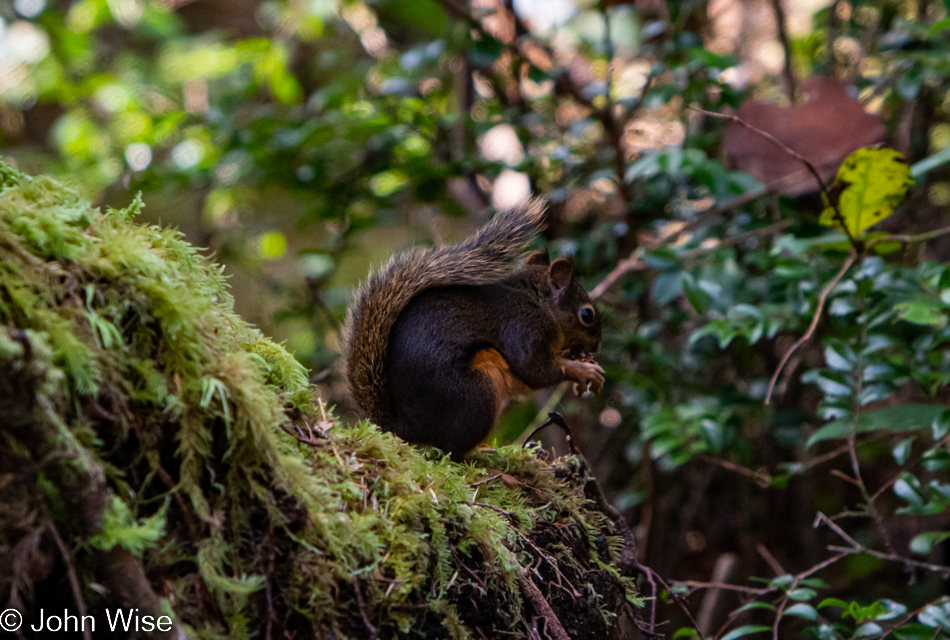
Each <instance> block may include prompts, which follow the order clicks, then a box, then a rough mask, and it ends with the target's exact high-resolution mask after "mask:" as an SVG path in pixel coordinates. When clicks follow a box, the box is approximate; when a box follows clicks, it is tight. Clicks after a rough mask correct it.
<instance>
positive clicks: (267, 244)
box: [259, 231, 287, 260]
mask: <svg viewBox="0 0 950 640" xmlns="http://www.w3.org/2000/svg"><path fill="white" fill-rule="evenodd" d="M259 249H260V253H261V257H262V258H263V259H264V260H277V259H279V258H282V257H283V255H284V254H285V253H287V236H285V235H284V234H282V233H281V232H280V231H268V232H267V233H265V234H264V235H262V236H261V239H260V245H259Z"/></svg>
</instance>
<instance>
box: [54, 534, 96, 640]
mask: <svg viewBox="0 0 950 640" xmlns="http://www.w3.org/2000/svg"><path fill="white" fill-rule="evenodd" d="M46 530H47V532H49V535H50V537H51V538H52V539H53V542H54V543H56V548H57V549H59V554H60V556H62V558H63V564H65V565H66V577H67V578H68V579H69V588H70V589H72V592H73V600H74V601H75V603H76V610H77V611H78V612H79V619H80V620H83V619H84V618H85V617H86V601H85V600H84V599H83V597H82V587H80V586H79V577H78V576H77V575H76V567H74V566H73V560H72V554H71V553H69V549H68V548H67V547H66V543H65V542H63V539H62V537H61V536H60V535H59V531H58V530H57V529H56V525H55V524H53V521H52V520H50V521H49V522H48V523H47V525H46ZM82 637H83V640H92V630H91V629H90V628H88V627H86V625H85V624H83V625H82Z"/></svg>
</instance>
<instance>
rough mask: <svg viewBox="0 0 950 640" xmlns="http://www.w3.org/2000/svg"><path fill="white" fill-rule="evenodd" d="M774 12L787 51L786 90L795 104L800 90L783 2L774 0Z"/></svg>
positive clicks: (777, 27) (784, 68)
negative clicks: (793, 65)
mask: <svg viewBox="0 0 950 640" xmlns="http://www.w3.org/2000/svg"><path fill="white" fill-rule="evenodd" d="M772 10H773V11H774V12H775V27H776V31H777V32H778V39H779V42H781V43H782V49H783V50H784V51H785V65H784V66H783V68H782V73H783V75H784V77H785V90H786V91H787V92H788V100H789V102H791V103H792V104H795V101H796V100H798V88H797V86H796V83H795V72H794V71H793V70H792V43H791V42H789V39H788V28H787V27H786V26H785V10H784V9H782V0H772Z"/></svg>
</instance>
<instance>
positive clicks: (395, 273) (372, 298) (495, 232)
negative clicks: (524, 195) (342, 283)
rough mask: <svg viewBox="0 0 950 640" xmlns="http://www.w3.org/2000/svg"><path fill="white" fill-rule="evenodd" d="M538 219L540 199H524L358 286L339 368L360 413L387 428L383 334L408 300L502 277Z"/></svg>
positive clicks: (537, 227)
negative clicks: (462, 237) (469, 233)
mask: <svg viewBox="0 0 950 640" xmlns="http://www.w3.org/2000/svg"><path fill="white" fill-rule="evenodd" d="M543 217H544V204H543V202H542V201H541V200H540V199H533V200H530V201H528V202H527V203H525V204H523V205H521V206H519V207H517V208H515V209H511V210H508V211H504V212H502V213H499V214H498V215H496V216H495V217H494V218H493V219H492V220H491V221H490V222H489V223H488V224H487V225H485V226H484V227H483V228H482V229H481V230H480V231H479V232H478V233H477V234H475V235H474V236H473V237H472V238H470V239H469V240H467V241H466V242H463V243H460V244H455V245H450V246H447V247H443V248H441V249H426V250H410V251H408V252H406V253H403V254H401V255H398V256H395V257H394V258H392V259H391V260H390V261H389V262H388V263H387V264H386V265H384V266H383V267H382V268H381V269H379V271H377V272H376V273H374V274H373V275H371V276H370V277H369V279H367V280H366V282H364V283H363V284H362V285H361V286H360V288H359V289H358V290H357V292H356V296H355V297H354V300H353V302H352V303H351V305H350V308H349V311H348V313H347V318H346V325H345V326H344V328H343V371H344V375H345V376H346V380H347V382H348V383H349V385H350V391H351V392H352V393H353V397H354V398H355V399H356V402H357V404H358V405H359V407H360V409H361V410H362V411H363V413H364V414H365V415H366V417H368V418H369V419H370V420H372V421H373V422H374V423H376V424H378V425H380V426H382V427H384V428H386V427H391V426H392V422H393V409H392V400H391V398H390V394H389V385H388V382H387V380H386V371H385V364H386V353H387V350H388V345H389V334H390V332H391V331H392V328H393V325H394V324H395V323H396V320H397V319H398V318H399V314H400V313H401V312H402V310H403V309H404V308H405V306H406V305H407V304H408V303H409V301H410V300H411V299H412V298H413V297H414V296H416V295H418V294H419V293H421V292H422V291H423V290H425V289H430V288H432V287H439V286H447V285H481V284H490V283H493V282H498V281H499V280H502V279H504V278H505V277H506V276H508V275H509V274H510V273H511V270H512V267H513V266H514V263H515V262H516V261H517V260H518V259H520V258H521V257H522V256H523V255H524V253H525V251H526V250H527V248H528V246H529V245H530V243H531V241H532V240H533V239H534V237H535V236H536V235H537V234H538V233H539V232H540V231H541V229H542V218H543Z"/></svg>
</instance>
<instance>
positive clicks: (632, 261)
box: [590, 220, 794, 300]
mask: <svg viewBox="0 0 950 640" xmlns="http://www.w3.org/2000/svg"><path fill="white" fill-rule="evenodd" d="M793 222H794V221H793V220H782V221H780V222H776V223H775V224H771V225H769V226H767V227H761V228H759V229H752V230H751V231H745V232H743V233H740V234H738V235H735V236H732V237H729V238H723V239H722V240H720V241H719V242H717V243H716V244H715V245H713V246H709V247H699V248H696V249H691V250H690V251H686V252H684V253H683V254H682V255H681V256H679V257H680V258H681V259H682V260H684V261H688V260H695V259H696V258H699V257H702V256H704V255H707V254H709V253H713V252H714V251H717V250H719V249H723V248H725V247H729V246H733V245H737V244H742V243H743V242H745V241H746V240H750V239H752V238H762V237H765V236H770V235H772V234H775V233H778V232H780V231H782V230H784V229H786V228H788V227H790V226H791V225H792V224H793ZM664 244H666V245H669V244H671V242H670V241H669V240H668V241H666V242H664ZM640 256H641V251H640V250H639V249H638V250H636V251H634V252H633V253H632V254H631V255H630V257H629V258H626V259H624V260H621V261H620V262H618V263H617V265H616V266H615V267H614V268H613V270H611V272H610V273H608V274H607V275H606V276H605V277H604V279H603V280H601V281H600V282H599V283H598V284H597V286H596V287H594V288H593V289H591V291H590V299H591V300H596V299H597V298H599V297H600V296H602V295H603V294H604V293H605V292H606V291H607V290H608V289H609V288H610V287H612V286H613V285H614V284H616V283H617V281H618V280H620V279H621V278H623V277H624V276H625V275H627V274H628V273H632V272H634V271H646V270H648V269H650V265H648V264H647V263H646V262H644V261H643V260H642V259H641V258H640Z"/></svg>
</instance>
